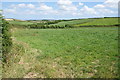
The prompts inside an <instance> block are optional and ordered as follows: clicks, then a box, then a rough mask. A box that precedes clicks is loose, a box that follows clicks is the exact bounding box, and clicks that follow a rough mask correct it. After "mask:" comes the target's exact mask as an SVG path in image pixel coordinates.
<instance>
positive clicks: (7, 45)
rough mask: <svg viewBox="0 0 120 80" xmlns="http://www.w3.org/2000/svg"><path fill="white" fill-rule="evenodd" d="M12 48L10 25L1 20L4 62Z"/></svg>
mask: <svg viewBox="0 0 120 80" xmlns="http://www.w3.org/2000/svg"><path fill="white" fill-rule="evenodd" d="M11 46H12V39H11V34H10V24H9V23H8V22H7V21H5V20H4V19H2V58H3V62H6V58H7V57H6V56H7V54H8V53H9V52H10V50H11Z"/></svg>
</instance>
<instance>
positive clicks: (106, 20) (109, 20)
mask: <svg viewBox="0 0 120 80" xmlns="http://www.w3.org/2000/svg"><path fill="white" fill-rule="evenodd" d="M116 24H119V23H118V18H103V19H102V18H101V19H96V20H93V21H90V22H87V23H83V24H77V25H75V26H91V25H116Z"/></svg>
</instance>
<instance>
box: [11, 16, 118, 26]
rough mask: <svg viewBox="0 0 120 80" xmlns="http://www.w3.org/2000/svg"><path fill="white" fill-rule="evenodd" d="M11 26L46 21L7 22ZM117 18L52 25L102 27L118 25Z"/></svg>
mask: <svg viewBox="0 0 120 80" xmlns="http://www.w3.org/2000/svg"><path fill="white" fill-rule="evenodd" d="M9 23H11V24H18V25H30V24H36V23H41V24H42V23H47V22H46V21H39V20H37V21H29V22H28V21H9ZM118 24H119V23H118V18H98V19H97V18H94V19H90V18H89V19H79V20H71V21H61V22H58V23H55V24H50V26H52V25H54V26H55V25H57V26H61V27H62V26H65V25H71V26H74V27H80V26H96V25H97V26H100V25H101V26H102V25H108V26H109V25H110V26H113V25H118Z"/></svg>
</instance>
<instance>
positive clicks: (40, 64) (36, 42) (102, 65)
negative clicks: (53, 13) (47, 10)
mask: <svg viewBox="0 0 120 80" xmlns="http://www.w3.org/2000/svg"><path fill="white" fill-rule="evenodd" d="M13 36H14V37H15V38H16V39H17V40H16V41H14V42H16V43H17V44H18V42H19V43H21V44H18V45H17V47H15V48H13V50H12V51H13V53H14V54H15V55H14V56H12V57H11V58H10V60H9V61H10V63H11V66H10V65H9V67H6V68H5V72H4V75H3V77H14V78H16V77H17V78H18V77H25V76H27V77H29V78H30V77H44V78H45V77H47V78H59V77H61V78H62V77H64V78H66V77H67V78H73V77H74V78H93V77H94V78H95V77H96V78H116V77H118V75H117V69H118V68H117V60H118V46H117V44H118V43H117V42H118V39H117V38H118V28H117V27H104V28H102V27H99V28H97V27H96V28H90V27H89V28H78V29H18V30H16V31H15V32H14V34H13ZM21 45H23V47H24V48H22V47H21ZM28 46H29V48H28ZM24 49H26V50H24ZM13 53H12V54H13ZM21 58H22V59H21ZM20 62H21V63H23V64H18V63H20Z"/></svg>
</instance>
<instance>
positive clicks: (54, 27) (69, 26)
mask: <svg viewBox="0 0 120 80" xmlns="http://www.w3.org/2000/svg"><path fill="white" fill-rule="evenodd" d="M73 27H74V26H71V25H64V26H58V25H41V24H31V25H28V28H33V29H48V28H52V29H58V28H59V29H63V28H73Z"/></svg>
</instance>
